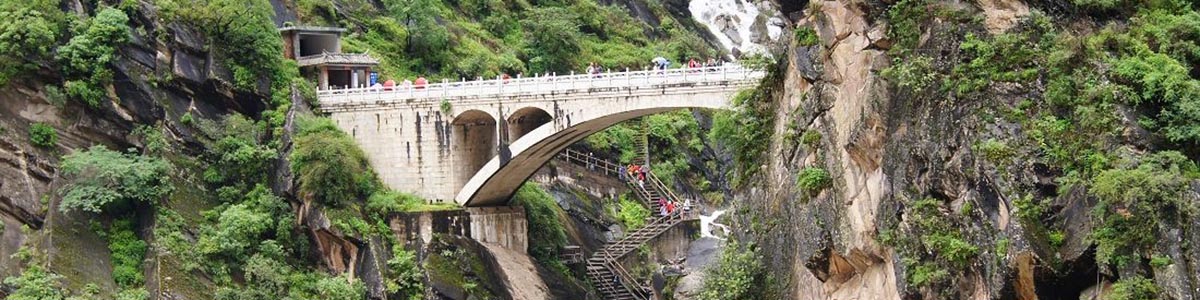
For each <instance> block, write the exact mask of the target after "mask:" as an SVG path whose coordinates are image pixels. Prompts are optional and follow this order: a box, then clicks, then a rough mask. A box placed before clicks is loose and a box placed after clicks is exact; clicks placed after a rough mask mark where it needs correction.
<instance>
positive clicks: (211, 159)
mask: <svg viewBox="0 0 1200 300" xmlns="http://www.w3.org/2000/svg"><path fill="white" fill-rule="evenodd" d="M264 127H265V124H263V123H258V122H254V121H252V120H250V119H247V118H245V117H243V116H241V115H238V114H232V115H229V116H226V117H225V118H224V119H222V120H221V121H220V122H210V121H204V122H203V123H202V125H201V126H200V129H201V131H202V132H203V133H204V135H205V136H206V137H207V138H208V140H209V141H208V142H207V143H206V145H207V146H208V147H209V149H210V151H209V152H208V153H206V155H205V157H204V158H205V160H206V161H207V162H208V168H206V169H205V170H204V181H205V182H207V183H208V184H209V185H210V186H212V187H213V188H214V189H216V191H217V195H218V196H219V199H220V200H221V201H223V202H232V201H235V200H238V199H241V197H242V196H243V195H245V193H246V192H247V191H249V189H250V187H253V186H254V184H256V183H259V182H265V181H266V180H267V178H268V175H270V174H271V171H272V168H273V167H274V163H275V158H276V157H278V156H279V154H278V153H277V152H276V151H275V149H272V147H271V146H269V145H265V144H263V143H262V142H261V141H262V140H264V139H265V136H266V133H265V132H264V131H265V130H264V129H263V128H264Z"/></svg>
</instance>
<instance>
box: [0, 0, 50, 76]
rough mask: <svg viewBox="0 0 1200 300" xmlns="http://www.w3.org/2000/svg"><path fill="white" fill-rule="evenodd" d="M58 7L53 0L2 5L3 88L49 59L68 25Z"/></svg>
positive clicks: (0, 62) (0, 69) (0, 73)
mask: <svg viewBox="0 0 1200 300" xmlns="http://www.w3.org/2000/svg"><path fill="white" fill-rule="evenodd" d="M57 4H58V1H52V0H30V1H4V2H2V3H0V86H3V85H4V84H5V83H7V82H8V79H9V78H11V77H13V76H15V75H18V74H20V73H23V72H27V71H30V70H34V69H36V68H37V66H38V64H40V63H42V62H43V61H44V60H45V59H47V58H49V56H50V50H51V49H53V46H54V44H55V41H57V40H58V37H59V36H58V33H59V32H62V30H63V24H64V23H65V22H64V21H63V17H62V12H61V11H60V10H59V9H58V7H57Z"/></svg>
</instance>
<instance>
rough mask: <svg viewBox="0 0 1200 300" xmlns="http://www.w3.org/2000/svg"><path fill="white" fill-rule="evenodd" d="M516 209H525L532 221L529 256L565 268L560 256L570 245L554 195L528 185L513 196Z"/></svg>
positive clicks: (529, 228)
mask: <svg viewBox="0 0 1200 300" xmlns="http://www.w3.org/2000/svg"><path fill="white" fill-rule="evenodd" d="M512 205H513V206H522V207H524V208H525V219H526V220H528V223H526V227H528V234H529V254H530V256H533V258H535V259H537V260H538V262H540V263H542V264H543V265H547V266H552V267H555V268H557V267H558V266H562V261H561V260H559V258H558V254H559V252H560V251H562V249H563V247H564V246H566V245H567V234H566V231H565V229H563V225H562V221H561V220H560V219H559V211H561V210H562V209H561V208H559V207H558V203H556V202H554V198H553V197H551V196H550V194H548V193H546V191H545V190H542V188H541V187H538V186H537V185H535V184H532V183H525V184H524V185H522V186H521V188H520V189H518V190H517V193H516V194H515V195H513V204H512Z"/></svg>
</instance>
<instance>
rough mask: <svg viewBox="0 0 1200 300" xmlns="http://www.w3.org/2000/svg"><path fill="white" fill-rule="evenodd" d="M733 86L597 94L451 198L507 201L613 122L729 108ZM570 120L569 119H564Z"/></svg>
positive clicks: (513, 146)
mask: <svg viewBox="0 0 1200 300" xmlns="http://www.w3.org/2000/svg"><path fill="white" fill-rule="evenodd" d="M733 93H734V91H732V90H730V91H725V92H716V93H706V94H694V95H688V96H682V97H672V98H674V99H667V98H666V97H663V98H658V97H648V98H638V99H632V98H625V97H611V98H605V99H598V101H599V103H605V105H601V106H587V107H578V108H575V109H572V110H567V111H565V112H563V113H562V114H560V116H556V117H555V120H554V121H553V122H549V123H546V124H543V125H541V126H538V127H537V128H536V129H534V130H532V131H530V132H529V133H526V134H524V135H522V136H521V137H520V138H519V139H516V140H515V141H513V142H512V143H510V144H509V145H508V147H507V148H506V151H504V152H506V153H504V155H499V156H496V157H492V159H491V160H489V161H488V162H487V164H486V165H484V166H483V167H482V168H481V169H480V170H479V172H478V173H476V174H475V175H474V176H472V177H471V179H470V180H468V181H467V182H466V184H465V185H463V186H462V189H461V190H460V191H459V192H458V195H457V196H456V197H455V201H456V202H458V203H459V204H462V205H463V206H501V205H507V204H508V202H509V200H510V198H511V196H512V195H513V194H514V193H515V192H516V190H517V189H518V188H520V187H521V185H522V184H523V183H525V181H526V180H527V179H529V177H530V176H532V175H533V173H534V172H536V171H537V170H538V169H539V168H541V167H542V165H545V164H546V163H547V162H549V161H550V160H551V159H553V158H554V156H555V155H557V154H558V153H559V152H561V151H562V150H563V149H566V148H567V146H569V145H571V144H573V143H575V142H578V141H580V140H583V139H584V138H586V137H587V136H589V135H592V134H595V133H597V132H600V131H602V130H604V129H606V128H608V127H611V126H613V125H616V124H617V123H619V122H621V121H625V120H629V119H633V118H637V117H641V116H646V115H651V114H657V113H663V112H667V111H672V110H677V109H685V108H714V109H724V108H728V107H729V101H730V99H732V97H733ZM564 119H569V120H564Z"/></svg>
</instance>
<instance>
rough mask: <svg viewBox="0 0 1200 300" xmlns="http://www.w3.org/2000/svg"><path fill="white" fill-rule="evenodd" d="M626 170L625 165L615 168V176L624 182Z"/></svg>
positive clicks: (627, 170)
mask: <svg viewBox="0 0 1200 300" xmlns="http://www.w3.org/2000/svg"><path fill="white" fill-rule="evenodd" d="M627 172H629V169H628V168H626V167H625V166H620V167H619V168H617V178H619V179H621V182H625V174H626V173H627Z"/></svg>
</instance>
